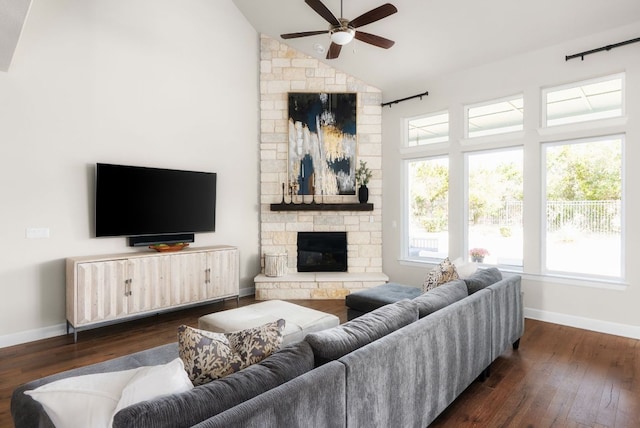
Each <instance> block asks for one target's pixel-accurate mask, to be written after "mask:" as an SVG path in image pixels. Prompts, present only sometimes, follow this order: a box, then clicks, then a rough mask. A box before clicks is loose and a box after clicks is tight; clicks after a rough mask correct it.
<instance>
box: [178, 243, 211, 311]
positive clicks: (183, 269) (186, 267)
mask: <svg viewBox="0 0 640 428" xmlns="http://www.w3.org/2000/svg"><path fill="white" fill-rule="evenodd" d="M206 254H207V253H204V252H197V253H196V252H194V253H187V254H174V255H172V256H171V304H172V305H182V304H187V303H193V302H199V301H203V300H207V298H208V296H207V275H208V272H207V256H206Z"/></svg>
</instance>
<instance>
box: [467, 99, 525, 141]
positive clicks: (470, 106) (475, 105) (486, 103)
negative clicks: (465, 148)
mask: <svg viewBox="0 0 640 428" xmlns="http://www.w3.org/2000/svg"><path fill="white" fill-rule="evenodd" d="M514 100H522V127H521V129H517V130H513V131H505V132H495V133H491V134H483V135H474V136H470V135H469V110H470V109H474V108H479V107H486V106H490V105H492V104H500V103H503V102H510V101H514ZM524 115H525V102H524V92H519V93H517V94H513V95H508V96H504V97H500V98H494V99H491V100H487V101H483V102H479V103H473V104H465V105H464V116H463V117H464V119H463V120H464V123H463V126H464V128H463V136H464V138H465V139H468V140H476V139H488V138H494V137H497V136H500V135H514V134H517V133H519V132H522V131H523V130H524ZM496 129H499V128H496ZM498 138H499V137H498Z"/></svg>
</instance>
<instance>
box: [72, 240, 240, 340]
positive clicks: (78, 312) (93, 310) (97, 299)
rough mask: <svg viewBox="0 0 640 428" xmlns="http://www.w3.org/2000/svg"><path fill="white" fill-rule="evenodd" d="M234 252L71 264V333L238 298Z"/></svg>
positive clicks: (217, 249) (208, 250)
mask: <svg viewBox="0 0 640 428" xmlns="http://www.w3.org/2000/svg"><path fill="white" fill-rule="evenodd" d="M239 282H240V269H239V255H238V249H237V248H236V247H232V246H227V245H219V246H212V247H201V248H188V249H184V250H182V251H179V252H175V253H158V252H152V251H146V252H137V253H136V252H133V253H124V254H108V255H103V256H88V257H71V258H68V259H67V286H66V288H67V291H66V293H67V332H68V331H69V328H73V330H74V341H77V339H78V331H81V330H86V329H89V328H95V327H100V326H102V325H105V324H112V323H115V322H121V321H126V320H131V319H134V318H140V317H142V316H150V315H155V314H158V313H160V312H165V311H169V310H174V309H179V308H185V307H188V306H194V305H198V304H204V303H210V302H212V301H216V300H224V299H228V298H233V297H235V298H236V299H238V297H239V293H240V285H239Z"/></svg>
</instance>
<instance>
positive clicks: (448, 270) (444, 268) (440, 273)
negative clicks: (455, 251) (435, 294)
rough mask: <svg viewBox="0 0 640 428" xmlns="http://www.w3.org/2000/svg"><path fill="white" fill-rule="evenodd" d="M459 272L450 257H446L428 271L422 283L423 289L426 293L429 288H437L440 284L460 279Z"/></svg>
mask: <svg viewBox="0 0 640 428" xmlns="http://www.w3.org/2000/svg"><path fill="white" fill-rule="evenodd" d="M458 278H459V277H458V272H457V271H456V267H455V265H454V264H453V263H451V261H449V257H447V258H446V259H444V260H443V261H442V262H441V263H440V264H439V265H438V266H436V267H434V268H433V269H431V270H430V271H429V273H427V276H426V277H425V278H424V283H423V284H422V291H423V292H424V293H426V292H427V291H429V290H432V289H434V288H436V287H437V286H439V285H442V284H445V283H447V282H449V281H453V280H454V279H458Z"/></svg>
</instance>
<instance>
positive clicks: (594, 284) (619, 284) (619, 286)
mask: <svg viewBox="0 0 640 428" xmlns="http://www.w3.org/2000/svg"><path fill="white" fill-rule="evenodd" d="M441 261H442V260H436V259H433V260H411V259H398V263H399V264H400V265H401V266H407V267H415V268H426V267H432V266H435V265H437V264H438V263H440V262H441ZM478 267H481V268H489V267H496V268H498V269H499V270H500V272H503V273H506V274H508V275H520V276H522V278H523V279H526V280H529V281H536V282H547V283H553V284H561V285H572V286H576V287H590V288H599V289H604V290H616V291H625V290H627V288H628V287H629V283H627V282H624V281H623V280H621V279H602V278H594V277H591V278H590V277H579V276H569V275H557V274H550V273H546V274H535V273H526V272H524V271H523V270H522V269H518V268H517V267H514V266H498V265H484V264H478Z"/></svg>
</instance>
